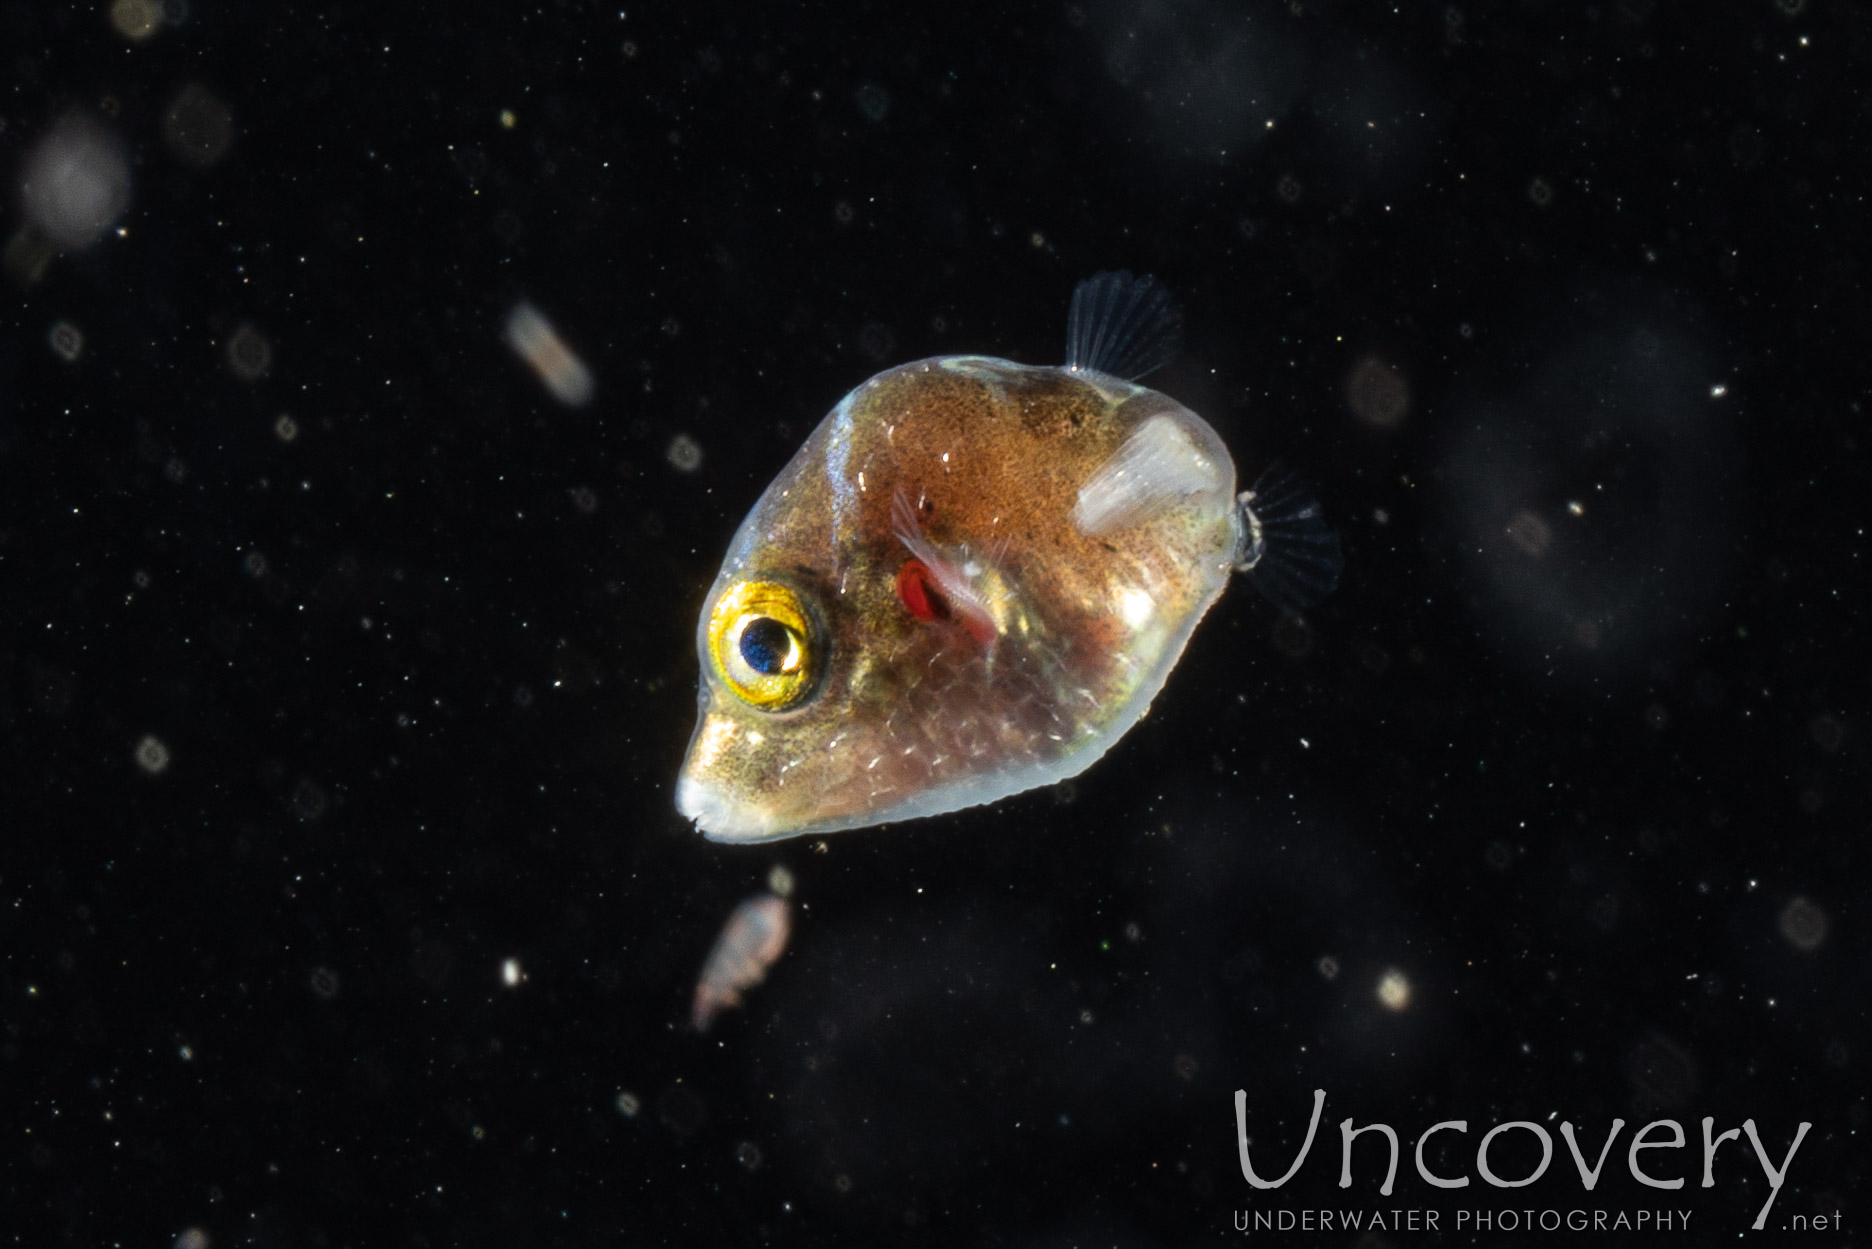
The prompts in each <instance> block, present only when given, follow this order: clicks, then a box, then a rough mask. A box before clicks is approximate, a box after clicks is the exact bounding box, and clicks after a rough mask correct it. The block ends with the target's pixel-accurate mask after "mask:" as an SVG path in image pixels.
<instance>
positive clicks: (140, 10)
mask: <svg viewBox="0 0 1872 1249" xmlns="http://www.w3.org/2000/svg"><path fill="white" fill-rule="evenodd" d="M162 19H163V7H162V5H161V4H160V3H158V0H116V2H115V3H114V4H112V5H111V7H110V22H111V25H112V26H115V27H116V28H117V33H118V34H120V35H122V36H123V37H124V38H125V39H128V40H129V41H130V42H132V43H141V42H143V40H145V39H148V38H149V37H150V36H151V35H153V34H155V33H156V28H157V27H158V26H160V25H162ZM178 1243H179V1242H178Z"/></svg>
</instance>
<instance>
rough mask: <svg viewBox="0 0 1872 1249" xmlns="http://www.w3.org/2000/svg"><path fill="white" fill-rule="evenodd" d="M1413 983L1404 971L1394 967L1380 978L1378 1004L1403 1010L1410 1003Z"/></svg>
mask: <svg viewBox="0 0 1872 1249" xmlns="http://www.w3.org/2000/svg"><path fill="white" fill-rule="evenodd" d="M1410 999H1411V985H1410V981H1409V980H1407V979H1406V978H1405V976H1404V973H1403V972H1401V971H1399V970H1398V969H1397V968H1395V967H1393V968H1391V970H1389V971H1387V972H1385V974H1384V975H1383V976H1382V977H1380V978H1379V980H1378V1004H1379V1005H1380V1006H1382V1007H1384V1008H1385V1009H1386V1010H1403V1009H1404V1008H1405V1007H1407V1006H1409V1005H1410Z"/></svg>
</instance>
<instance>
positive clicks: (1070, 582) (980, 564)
mask: <svg viewBox="0 0 1872 1249" xmlns="http://www.w3.org/2000/svg"><path fill="white" fill-rule="evenodd" d="M1177 326H1178V315H1177V313H1176V310H1175V309H1174V308H1173V307H1172V305H1171V302H1170V299H1169V296H1168V294H1167V293H1166V292H1165V291H1164V289H1163V287H1161V286H1160V285H1158V284H1157V283H1156V282H1155V281H1154V280H1152V279H1150V278H1148V277H1144V278H1134V277H1132V275H1130V274H1129V273H1105V274H1100V275H1098V276H1097V277H1094V278H1091V279H1088V280H1087V281H1085V282H1082V283H1080V284H1079V287H1078V289H1077V290H1076V291H1075V292H1074V294H1073V301H1072V312H1071V316H1070V319H1069V325H1068V332H1067V340H1068V351H1067V359H1066V363H1065V365H1064V366H1061V367H1037V366H1032V365H1023V364H1014V363H1011V362H1009V361H1007V360H1000V359H995V358H992V357H988V356H942V357H937V358H934V359H929V360H919V361H916V362H914V363H911V364H905V365H900V366H898V367H897V368H894V369H888V370H886V371H885V372H883V373H880V374H878V375H877V376H876V377H873V378H872V379H871V380H870V381H868V382H865V383H864V384H863V385H862V386H859V387H858V388H857V389H856V390H854V391H852V392H851V393H850V394H848V395H846V396H845V398H844V399H842V400H840V401H839V404H838V406H837V407H835V408H833V409H832V411H831V413H830V414H829V415H828V416H827V417H826V418H825V420H824V421H822V422H821V423H820V425H819V427H818V428H817V429H815V430H814V431H813V433H812V435H811V436H810V437H809V438H807V440H806V443H805V445H804V446H802V447H801V448H800V449H799V452H798V453H797V454H796V455H795V456H794V457H793V460H792V462H791V463H789V464H788V465H787V467H786V468H785V469H784V470H783V471H782V472H781V473H780V475H779V476H778V477H777V478H775V479H774V481H773V484H771V485H770V486H768V488H767V492H766V493H765V494H764V495H762V496H761V499H760V501H759V502H758V503H757V504H755V506H754V510H753V511H752V512H751V513H749V515H748V517H747V519H746V520H745V521H743V522H742V524H741V528H740V530H739V531H738V532H737V533H736V534H735V537H734V541H733V543H732V544H731V545H730V547H729V549H728V554H727V557H726V559H725V560H724V561H723V563H722V567H721V571H720V573H719V574H718V575H717V576H716V579H715V584H714V586H713V587H712V588H711V589H710V591H709V594H708V598H707V601H706V602H705V603H704V605H703V608H702V616H701V621H700V624H699V626H698V629H697V648H698V650H699V652H700V656H701V664H702V681H701V691H700V703H701V710H700V717H699V720H698V723H697V725H696V730H695V736H694V737H693V738H692V739H691V741H690V743H689V753H688V757H687V758H686V759H685V760H684V762H683V766H682V773H681V775H680V777H679V779H678V782H677V787H676V805H677V808H678V810H680V811H681V812H682V814H683V815H684V816H686V817H687V818H689V819H691V820H693V821H694V822H695V824H696V827H697V828H698V829H700V830H701V831H702V833H703V834H704V835H706V836H708V837H710V838H712V839H714V840H717V841H729V842H749V841H772V840H777V839H779V838H783V837H797V836H800V835H802V834H807V833H827V832H833V831H836V830H839V829H851V828H862V827H865V826H868V825H873V824H880V823H884V822H887V821H895V820H907V819H912V818H915V817H919V816H930V815H938V814H941V813H943V812H946V811H953V810H956V809H958V808H961V807H968V806H974V805H977V804H979V803H987V802H993V801H995V800H997V799H999V798H1003V797H1006V796H1007V795H1009V794H1013V793H1018V792H1020V791H1022V790H1026V789H1032V788H1035V787H1037V786H1042V785H1049V784H1052V783H1054V782H1056V781H1060V780H1063V779H1065V778H1067V777H1069V776H1074V775H1076V774H1077V773H1079V772H1081V771H1083V770H1084V769H1085V768H1087V767H1089V766H1090V765H1091V764H1092V763H1093V762H1094V761H1096V760H1097V759H1098V758H1099V757H1100V756H1101V755H1103V754H1104V753H1105V752H1106V751H1107V750H1108V749H1110V748H1111V746H1112V744H1113V743H1114V742H1116V741H1117V740H1118V739H1119V738H1120V737H1122V736H1123V735H1124V733H1125V732H1126V731H1127V730H1128V729H1130V728H1131V726H1132V725H1133V724H1135V723H1136V722H1137V721H1138V719H1139V718H1140V717H1141V716H1142V715H1143V714H1144V712H1145V710H1146V709H1147V708H1148V707H1149V706H1150V703H1151V700H1152V699H1153V698H1155V697H1156V695H1157V692H1158V691H1159V690H1160V689H1162V688H1163V684H1164V681H1165V679H1166V678H1167V677H1168V676H1169V673H1170V669H1171V668H1172V667H1173V666H1174V665H1175V663H1176V661H1177V658H1178V656H1180V655H1181V654H1182V653H1183V648H1184V645H1185V643H1187V642H1188V640H1189V637H1190V634H1191V632H1192V631H1193V630H1194V629H1195V627H1196V623H1197V621H1199V620H1201V619H1202V616H1203V613H1204V612H1206V611H1207V610H1208V609H1209V607H1210V605H1211V604H1213V603H1214V602H1215V601H1216V599H1217V598H1218V597H1220V595H1221V593H1222V589H1223V587H1224V586H1225V585H1227V584H1228V580H1229V576H1230V574H1231V572H1233V571H1235V570H1241V571H1244V572H1246V573H1247V575H1248V576H1249V578H1250V579H1251V580H1252V581H1253V582H1254V583H1255V585H1256V586H1257V588H1259V589H1260V590H1261V591H1262V592H1263V593H1264V594H1266V595H1267V596H1268V597H1269V598H1270V599H1272V600H1273V601H1274V602H1276V603H1277V604H1279V605H1280V606H1282V607H1284V608H1287V609H1289V610H1296V609H1298V608H1299V607H1301V606H1305V605H1307V604H1309V603H1311V602H1314V601H1316V600H1317V599H1318V598H1320V597H1321V596H1323V595H1324V594H1326V593H1327V592H1328V591H1330V590H1331V589H1332V587H1333V585H1334V584H1335V583H1336V581H1337V579H1338V575H1339V570H1340V566H1341V556H1340V550H1339V538H1338V535H1337V533H1335V532H1334V531H1333V530H1332V529H1330V528H1329V527H1328V526H1327V525H1326V523H1325V521H1324V520H1323V519H1322V518H1321V516H1320V509H1319V506H1318V504H1317V503H1316V502H1315V501H1314V500H1313V499H1312V497H1311V496H1310V494H1309V493H1308V492H1307V490H1306V489H1305V488H1304V487H1303V486H1302V485H1301V484H1300V482H1299V481H1298V479H1297V478H1296V477H1295V476H1293V475H1292V474H1291V473H1289V472H1287V471H1286V470H1284V469H1281V468H1279V467H1278V466H1277V467H1276V468H1274V469H1271V470H1270V471H1269V472H1268V473H1267V474H1266V475H1265V476H1263V477H1262V478H1261V480H1260V481H1259V482H1257V483H1256V486H1255V488H1254V489H1253V490H1252V491H1249V492H1247V493H1245V494H1242V495H1240V496H1237V494H1236V492H1235V465H1234V461H1233V460H1231V459H1230V457H1229V452H1228V448H1227V447H1225V446H1224V445H1223V444H1222V440H1221V439H1220V438H1219V437H1217V435H1216V432H1215V431H1214V430H1213V429H1211V428H1210V427H1209V425H1208V423H1207V422H1206V421H1204V420H1203V419H1202V418H1201V417H1200V416H1197V415H1196V414H1195V413H1194V412H1191V411H1190V410H1189V409H1188V408H1185V407H1184V406H1183V405H1182V404H1180V403H1178V402H1177V401H1176V400H1174V399H1171V398H1169V397H1168V396H1166V395H1162V394H1159V393H1158V392H1156V391H1154V390H1150V389H1147V388H1146V387H1143V386H1140V385H1138V384H1137V383H1136V381H1135V379H1136V378H1138V377H1142V376H1144V375H1145V374H1147V373H1149V372H1150V371H1151V370H1152V369H1154V368H1156V367H1158V366H1159V365H1162V364H1163V363H1165V362H1166V361H1167V360H1168V359H1169V358H1170V357H1171V356H1173V355H1174V354H1175V352H1176V349H1177Z"/></svg>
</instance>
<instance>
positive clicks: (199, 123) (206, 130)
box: [162, 82, 234, 169]
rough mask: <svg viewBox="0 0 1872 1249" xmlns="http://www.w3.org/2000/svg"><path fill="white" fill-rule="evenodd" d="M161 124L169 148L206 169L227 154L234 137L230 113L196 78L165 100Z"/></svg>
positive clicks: (183, 160) (196, 165) (181, 157)
mask: <svg viewBox="0 0 1872 1249" xmlns="http://www.w3.org/2000/svg"><path fill="white" fill-rule="evenodd" d="M162 125H163V142H164V143H166V144H168V145H169V150H170V151H171V152H174V153H175V154H176V157H177V159H179V160H181V161H182V162H183V163H184V164H188V165H193V166H194V167H195V168H197V169H206V168H208V167H209V166H210V165H212V164H214V163H215V162H216V161H218V160H220V159H221V158H222V157H223V156H225V155H227V150H228V145H229V144H230V143H232V142H233V141H234V114H233V113H232V112H231V111H229V109H228V106H227V105H225V104H223V103H222V102H221V100H220V98H219V97H218V96H216V95H215V93H214V92H212V91H210V90H209V89H208V88H206V87H204V86H202V85H201V84H200V83H199V82H191V83H190V84H189V85H188V86H186V87H184V88H182V90H181V91H180V92H178V93H177V94H176V98H175V99H173V100H171V101H170V102H169V109H168V111H167V112H165V113H164V114H163V124H162Z"/></svg>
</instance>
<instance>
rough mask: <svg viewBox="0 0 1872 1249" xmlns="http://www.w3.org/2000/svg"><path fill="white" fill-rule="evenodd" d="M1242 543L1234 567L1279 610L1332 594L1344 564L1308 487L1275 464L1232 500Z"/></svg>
mask: <svg viewBox="0 0 1872 1249" xmlns="http://www.w3.org/2000/svg"><path fill="white" fill-rule="evenodd" d="M1236 507H1237V508H1238V509H1239V514H1240V516H1241V521H1242V542H1241V546H1240V548H1239V549H1238V550H1237V551H1236V554H1235V567H1236V568H1237V569H1239V570H1240V571H1241V572H1243V573H1246V574H1247V576H1248V580H1249V581H1251V582H1253V583H1254V588H1255V589H1257V590H1259V591H1260V592H1261V594H1262V596H1263V597H1265V598H1266V599H1267V600H1268V601H1269V602H1271V603H1273V604H1274V605H1275V606H1276V607H1278V608H1280V609H1281V610H1282V611H1285V612H1288V613H1292V614H1297V613H1298V612H1299V611H1300V610H1301V609H1302V608H1305V607H1311V606H1312V605H1313V604H1315V603H1317V602H1319V601H1320V600H1321V599H1323V598H1325V597H1326V596H1327V595H1328V594H1330V593H1332V591H1333V587H1334V586H1336V585H1338V584H1339V572H1340V570H1341V569H1343V568H1344V567H1345V554H1344V553H1343V552H1342V551H1341V550H1340V546H1339V531H1338V530H1336V529H1334V528H1333V527H1332V526H1330V525H1328V524H1327V523H1326V520H1325V517H1324V516H1322V515H1321V513H1320V504H1319V499H1318V498H1317V497H1316V496H1315V495H1314V493H1313V490H1312V487H1310V486H1308V485H1307V484H1306V482H1305V481H1303V480H1302V479H1301V477H1300V475H1299V474H1298V473H1296V472H1294V471H1293V470H1292V469H1291V468H1288V467H1287V466H1286V465H1285V464H1280V463H1276V464H1274V465H1273V466H1272V467H1270V468H1269V469H1268V470H1267V471H1266V472H1265V473H1263V474H1261V476H1260V478H1259V479H1258V480H1257V481H1256V482H1255V484H1254V489H1252V490H1249V491H1245V492H1244V493H1243V494H1242V495H1241V497H1240V499H1239V500H1238V501H1237V503H1236Z"/></svg>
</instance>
